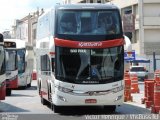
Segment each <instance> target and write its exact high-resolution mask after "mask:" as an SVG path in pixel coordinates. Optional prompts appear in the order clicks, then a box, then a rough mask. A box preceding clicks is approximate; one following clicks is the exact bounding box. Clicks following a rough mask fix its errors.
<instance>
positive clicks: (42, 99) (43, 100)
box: [41, 97, 47, 105]
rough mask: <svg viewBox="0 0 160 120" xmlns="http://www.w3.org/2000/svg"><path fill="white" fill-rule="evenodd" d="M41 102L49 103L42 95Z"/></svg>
mask: <svg viewBox="0 0 160 120" xmlns="http://www.w3.org/2000/svg"><path fill="white" fill-rule="evenodd" d="M41 103H42V105H47V100H45V99H44V98H43V97H41Z"/></svg>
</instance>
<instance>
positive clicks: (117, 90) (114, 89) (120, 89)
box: [112, 85, 123, 93]
mask: <svg viewBox="0 0 160 120" xmlns="http://www.w3.org/2000/svg"><path fill="white" fill-rule="evenodd" d="M122 90H123V85H122V86H120V87H116V88H113V89H112V92H114V93H117V92H119V91H122Z"/></svg>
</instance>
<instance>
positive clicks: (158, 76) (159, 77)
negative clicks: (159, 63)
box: [154, 70, 160, 84]
mask: <svg viewBox="0 0 160 120" xmlns="http://www.w3.org/2000/svg"><path fill="white" fill-rule="evenodd" d="M154 78H155V82H156V83H158V84H160V70H156V71H155V73H154Z"/></svg>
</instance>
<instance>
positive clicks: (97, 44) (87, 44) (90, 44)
mask: <svg viewBox="0 0 160 120" xmlns="http://www.w3.org/2000/svg"><path fill="white" fill-rule="evenodd" d="M78 45H79V46H80V47H100V46H102V42H80V43H79V44H78Z"/></svg>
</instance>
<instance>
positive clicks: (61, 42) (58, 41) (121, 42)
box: [54, 38, 125, 48]
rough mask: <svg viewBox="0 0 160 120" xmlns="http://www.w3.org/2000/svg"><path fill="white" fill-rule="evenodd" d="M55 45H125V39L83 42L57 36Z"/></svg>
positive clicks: (87, 46) (91, 46)
mask: <svg viewBox="0 0 160 120" xmlns="http://www.w3.org/2000/svg"><path fill="white" fill-rule="evenodd" d="M54 41H55V45H56V46H61V47H70V48H108V47H115V46H121V45H124V43H125V42H124V39H123V38H120V39H114V40H106V41H95V42H93V41H91V42H81V41H72V40H64V39H59V38H55V39H54Z"/></svg>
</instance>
